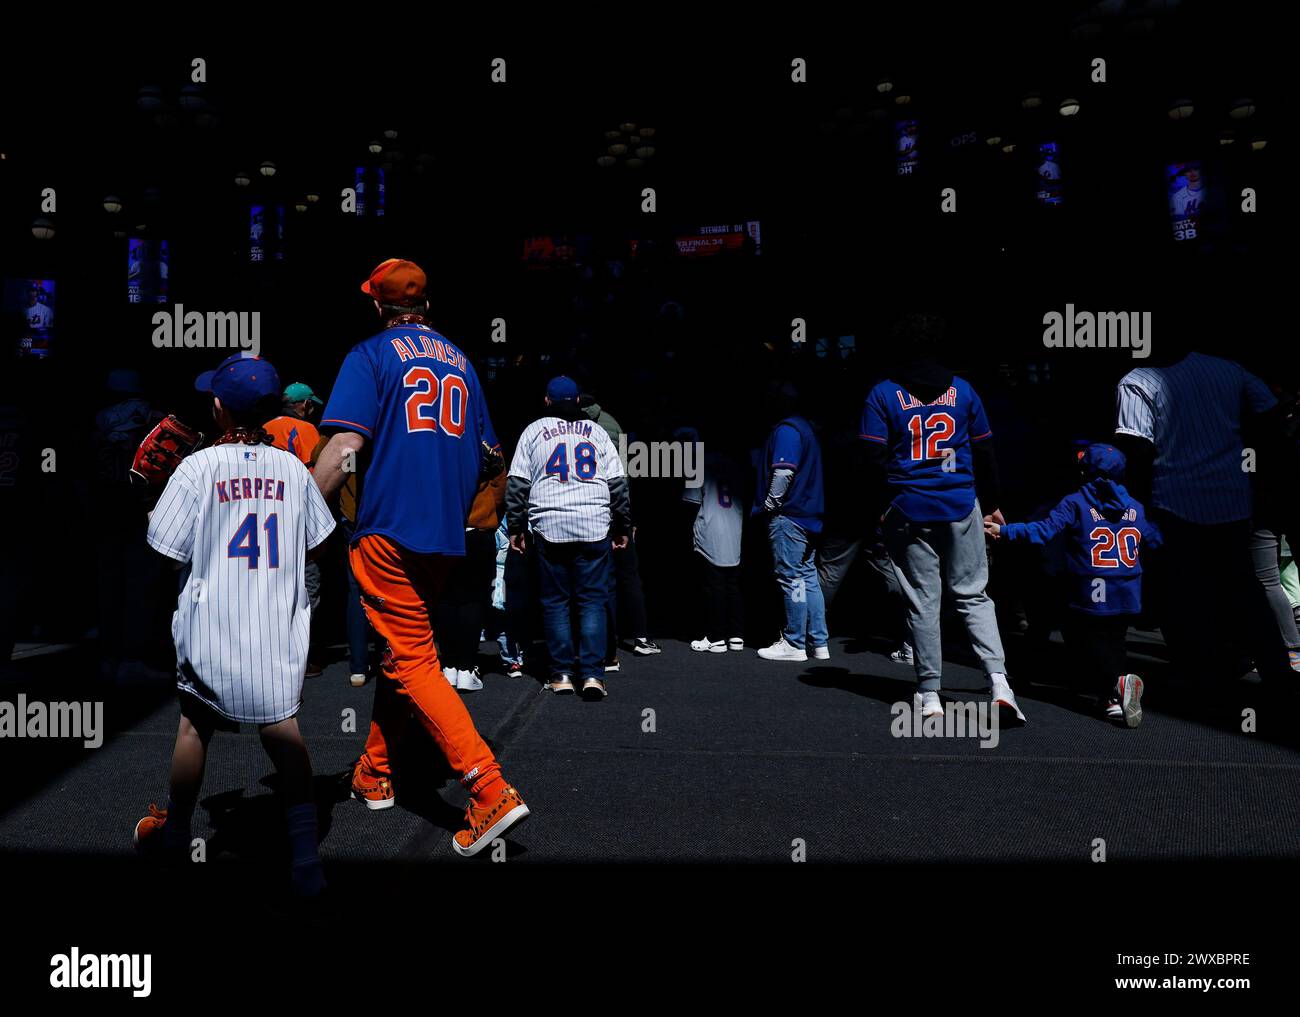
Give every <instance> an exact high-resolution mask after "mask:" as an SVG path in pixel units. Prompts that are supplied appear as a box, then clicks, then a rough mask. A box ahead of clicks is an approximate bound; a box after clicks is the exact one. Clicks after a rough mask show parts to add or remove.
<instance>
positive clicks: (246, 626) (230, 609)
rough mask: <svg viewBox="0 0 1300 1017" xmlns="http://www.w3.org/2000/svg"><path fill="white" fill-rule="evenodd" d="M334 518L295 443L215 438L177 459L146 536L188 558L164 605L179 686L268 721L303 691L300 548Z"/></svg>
mask: <svg viewBox="0 0 1300 1017" xmlns="http://www.w3.org/2000/svg"><path fill="white" fill-rule="evenodd" d="M333 529H334V519H333V517H332V516H331V515H330V511H329V508H328V507H327V506H326V505H325V501H324V499H323V498H321V495H320V491H319V489H318V488H317V487H316V482H315V481H314V480H313V479H312V476H311V473H310V472H309V471H308V470H307V467H305V466H304V465H303V464H302V462H301V461H300V460H299V459H298V458H297V457H296V456H294V455H293V454H292V453H290V452H287V451H285V450H283V449H278V448H274V447H272V446H269V445H259V446H257V447H255V448H254V447H249V446H247V445H243V444H235V443H232V444H225V445H215V446H212V447H210V448H206V449H202V450H200V451H198V452H195V453H194V454H193V455H191V456H188V457H187V458H185V459H184V460H183V461H182V462H181V464H180V466H179V467H177V469H176V472H175V473H174V474H173V475H172V477H171V479H170V480H168V482H167V486H166V488H164V490H163V494H162V497H161V498H160V499H159V501H158V506H157V507H156V508H155V509H154V511H153V515H152V517H151V518H150V520H149V533H148V540H149V545H150V546H151V547H152V548H154V550H156V551H158V552H159V553H161V554H164V555H166V556H167V557H169V558H172V559H175V560H176V561H178V562H182V563H184V564H187V565H188V566H189V569H188V574H187V575H186V577H185V585H184V587H183V589H182V590H181V593H180V597H179V598H178V599H177V602H176V611H175V613H174V614H173V615H172V638H173V639H174V640H175V643H176V660H177V662H178V665H179V669H180V677H179V680H178V684H179V686H180V687H181V688H182V689H183V690H185V691H186V692H189V693H190V694H192V695H194V696H197V697H198V698H199V699H201V700H202V701H203V702H205V703H207V704H208V705H209V706H211V707H212V708H213V709H215V710H216V711H217V712H218V713H220V714H221V715H222V716H224V717H227V718H229V719H230V720H234V721H237V722H240V723H249V724H270V723H275V722H277V721H280V720H284V719H285V718H286V717H292V716H293V715H294V714H295V713H296V712H297V711H298V706H299V703H300V702H301V699H302V685H303V675H304V673H305V671H306V668H307V643H308V635H309V633H310V631H311V608H310V606H309V604H308V600H307V588H306V581H305V578H304V567H305V565H306V561H307V551H308V550H309V549H311V548H313V547H316V546H317V545H318V544H320V543H321V542H322V541H323V540H325V538H326V537H328V536H329V535H330V532H331V531H332V530H333Z"/></svg>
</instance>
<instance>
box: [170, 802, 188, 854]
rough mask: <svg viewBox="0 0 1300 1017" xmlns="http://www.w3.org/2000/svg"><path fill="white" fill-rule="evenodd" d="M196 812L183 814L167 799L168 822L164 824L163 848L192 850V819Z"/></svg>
mask: <svg viewBox="0 0 1300 1017" xmlns="http://www.w3.org/2000/svg"><path fill="white" fill-rule="evenodd" d="M193 814H194V810H193V809H190V811H189V812H185V813H182V812H181V811H180V810H179V809H177V808H176V806H175V805H173V804H172V800H171V798H168V799H167V822H166V823H164V824H163V847H165V848H168V849H175V848H184V849H185V850H186V851H187V852H188V851H189V848H190V839H191V838H190V819H191V817H192V816H193Z"/></svg>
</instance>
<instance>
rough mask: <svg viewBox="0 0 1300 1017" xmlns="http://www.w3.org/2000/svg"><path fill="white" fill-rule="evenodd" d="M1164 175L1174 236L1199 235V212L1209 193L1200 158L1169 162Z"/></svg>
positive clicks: (1181, 238)
mask: <svg viewBox="0 0 1300 1017" xmlns="http://www.w3.org/2000/svg"><path fill="white" fill-rule="evenodd" d="M1165 176H1166V178H1167V180H1168V181H1169V220H1170V222H1171V223H1172V224H1173V229H1174V239H1175V240H1195V239H1196V238H1197V237H1198V236H1199V235H1200V231H1201V213H1202V212H1203V211H1204V204H1205V198H1206V196H1207V194H1208V192H1207V191H1206V189H1205V174H1204V171H1203V170H1202V168H1201V161H1200V160H1199V159H1193V160H1191V161H1189V162H1176V163H1172V164H1170V166H1169V167H1168V168H1167V169H1166V170H1165Z"/></svg>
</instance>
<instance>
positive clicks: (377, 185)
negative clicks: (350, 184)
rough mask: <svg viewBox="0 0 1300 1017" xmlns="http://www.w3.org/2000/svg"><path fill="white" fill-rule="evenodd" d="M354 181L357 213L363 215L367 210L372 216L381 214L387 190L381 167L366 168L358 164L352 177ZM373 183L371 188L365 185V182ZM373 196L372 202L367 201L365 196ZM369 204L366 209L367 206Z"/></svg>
mask: <svg viewBox="0 0 1300 1017" xmlns="http://www.w3.org/2000/svg"><path fill="white" fill-rule="evenodd" d="M353 179H354V180H355V181H356V192H357V215H359V216H363V217H364V216H365V215H366V212H367V210H368V211H369V212H370V214H371V215H372V216H382V215H383V214H384V198H385V197H386V195H385V191H386V190H387V187H386V184H385V180H384V171H383V170H382V169H375V170H368V169H366V167H364V166H358V167H357V169H356V174H355V176H354V177H353ZM368 182H369V183H371V184H373V185H374V186H373V188H370V187H367V186H366V184H367V183H368ZM368 196H369V197H370V198H373V203H372V202H369V201H367V197H368ZM368 205H369V206H370V207H369V209H367V206H368Z"/></svg>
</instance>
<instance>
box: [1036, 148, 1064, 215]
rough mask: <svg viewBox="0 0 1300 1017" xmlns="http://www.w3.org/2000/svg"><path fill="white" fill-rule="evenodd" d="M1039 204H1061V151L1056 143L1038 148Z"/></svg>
mask: <svg viewBox="0 0 1300 1017" xmlns="http://www.w3.org/2000/svg"><path fill="white" fill-rule="evenodd" d="M1037 196H1038V203H1039V204H1040V205H1059V204H1061V150H1060V146H1059V145H1057V143H1056V142H1055V141H1045V142H1043V143H1042V144H1041V145H1039V146H1038V195H1037Z"/></svg>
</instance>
